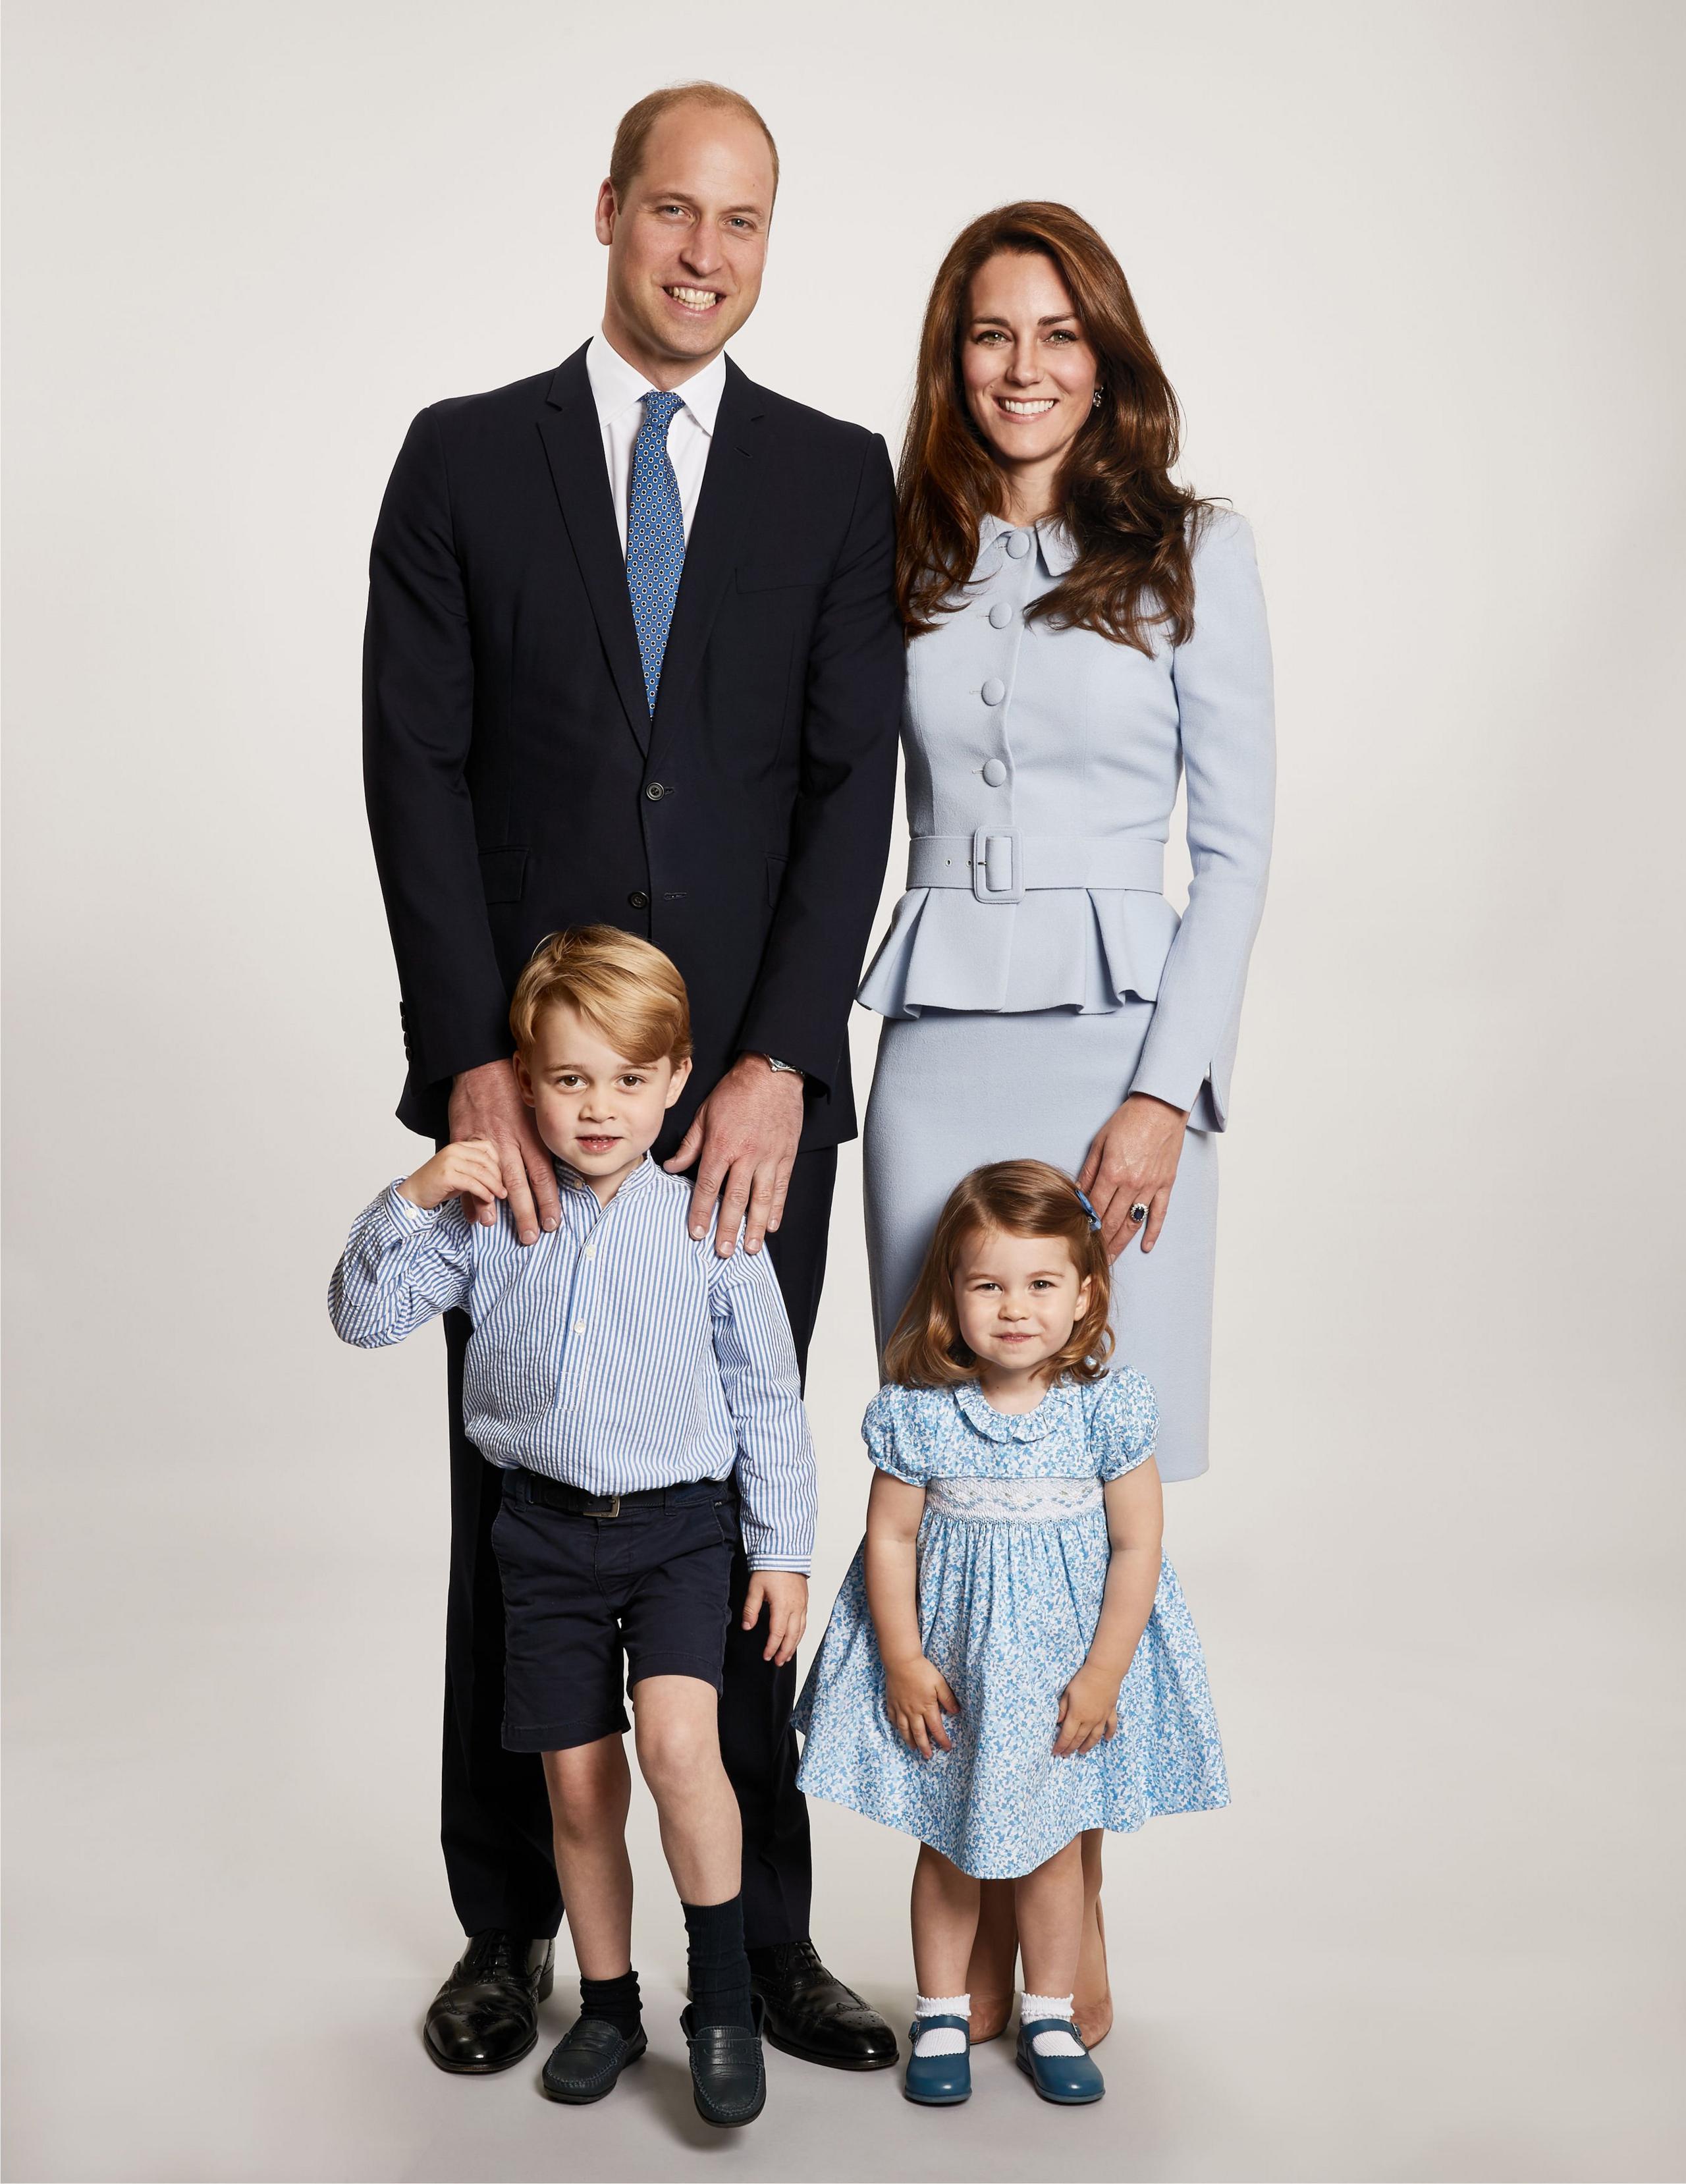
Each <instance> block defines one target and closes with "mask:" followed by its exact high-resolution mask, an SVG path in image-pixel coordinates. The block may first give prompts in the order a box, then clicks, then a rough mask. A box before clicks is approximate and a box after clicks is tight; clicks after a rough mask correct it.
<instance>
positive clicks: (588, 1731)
mask: <svg viewBox="0 0 1686 2184" xmlns="http://www.w3.org/2000/svg"><path fill="white" fill-rule="evenodd" d="M546 1485H548V1481H546V1480H544V1479H536V1478H535V1477H534V1476H533V1474H531V1472H526V1471H505V1473H504V1495H503V1500H502V1502H501V1503H500V1505H499V1507H498V1514H497V1516H496V1517H495V1518H494V1519H493V1520H492V1551H493V1552H494V1553H495V1554H496V1555H497V1557H498V1574H499V1575H500V1576H501V1578H502V1579H503V1583H504V1749H505V1750H506V1751H509V1752H564V1751H566V1750H567V1749H568V1748H569V1747H570V1746H571V1745H576V1744H593V1743H595V1742H596V1741H597V1740H598V1737H600V1736H620V1735H622V1734H624V1733H625V1731H626V1729H627V1727H628V1725H629V1724H628V1723H627V1719H626V1705H625V1703H624V1697H625V1693H626V1690H627V1689H628V1688H629V1687H630V1686H631V1685H633V1684H636V1683H637V1682H638V1681H640V1680H641V1679H642V1678H643V1677H645V1676H696V1677H698V1678H699V1679H700V1680H702V1681H703V1682H704V1683H705V1684H711V1685H713V1686H714V1688H715V1691H716V1692H718V1691H719V1690H720V1687H721V1668H722V1665H723V1663H724V1661H725V1657H726V1618H727V1615H728V1613H729V1612H730V1609H729V1602H728V1594H729V1591H730V1588H731V1581H732V1556H733V1555H734V1553H735V1552H737V1489H736V1487H735V1486H734V1485H733V1484H732V1480H731V1479H703V1480H700V1481H698V1482H697V1483H695V1484H693V1485H685V1486H671V1487H669V1488H668V1489H667V1490H666V1493H665V1496H664V1497H663V1501H662V1503H661V1505H660V1506H659V1507H654V1506H645V1507H632V1508H626V1507H623V1508H622V1509H621V1511H620V1514H619V1515H618V1516H614V1517H582V1516H576V1515H575V1514H574V1513H572V1512H570V1511H563V1510H559V1509H554V1508H549V1507H546V1506H545V1504H544V1502H543V1501H541V1500H539V1499H538V1498H537V1496H539V1495H541V1494H543V1490H544V1489H545V1487H546Z"/></svg>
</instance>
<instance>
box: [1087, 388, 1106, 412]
mask: <svg viewBox="0 0 1686 2184" xmlns="http://www.w3.org/2000/svg"><path fill="white" fill-rule="evenodd" d="M1105 392H1106V389H1105V387H1096V389H1095V391H1094V400H1093V402H1091V403H1090V404H1089V407H1090V409H1099V407H1100V398H1101V396H1102V395H1103V394H1105Z"/></svg>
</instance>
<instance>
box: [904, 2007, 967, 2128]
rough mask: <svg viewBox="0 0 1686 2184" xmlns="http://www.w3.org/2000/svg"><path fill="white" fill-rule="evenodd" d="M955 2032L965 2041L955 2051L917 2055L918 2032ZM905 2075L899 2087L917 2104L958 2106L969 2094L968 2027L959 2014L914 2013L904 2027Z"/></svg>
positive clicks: (933, 2107) (947, 2107) (941, 2107)
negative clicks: (932, 2014)
mask: <svg viewBox="0 0 1686 2184" xmlns="http://www.w3.org/2000/svg"><path fill="white" fill-rule="evenodd" d="M937 2031H948V2032H958V2033H959V2034H960V2037H961V2038H962V2039H963V2040H965V2041H966V2042H968V2045H967V2046H965V2048H961V2049H960V2053H959V2054H957V2055H921V2054H920V2053H919V2052H918V2042H919V2036H920V2034H921V2032H937ZM907 2036H908V2058H907V2075H906V2076H905V2077H904V2079H903V2080H902V2091H903V2092H904V2093H905V2094H906V2096H907V2098H909V2100H910V2101H917V2102H918V2103H919V2104H920V2106H921V2108H926V2109H952V2108H958V2107H959V2106H960V2103H961V2102H962V2101H969V2100H970V2099H971V2046H970V2042H971V2027H970V2026H969V2025H967V2023H966V2020H965V2018H963V2017H915V2019H914V2020H913V2023H912V2024H911V2025H910V2026H909V2027H908V2035H907Z"/></svg>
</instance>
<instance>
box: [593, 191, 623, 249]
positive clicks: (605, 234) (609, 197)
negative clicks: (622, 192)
mask: <svg viewBox="0 0 1686 2184" xmlns="http://www.w3.org/2000/svg"><path fill="white" fill-rule="evenodd" d="M619 216H620V207H619V206H618V205H617V204H616V203H615V185H614V183H613V182H611V181H609V177H608V176H607V175H604V179H603V182H602V185H601V187H599V188H598V193H597V239H598V242H604V243H608V242H614V240H615V220H617V219H618V218H619Z"/></svg>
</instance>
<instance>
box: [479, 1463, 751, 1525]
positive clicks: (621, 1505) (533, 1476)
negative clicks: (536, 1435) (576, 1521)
mask: <svg viewBox="0 0 1686 2184" xmlns="http://www.w3.org/2000/svg"><path fill="white" fill-rule="evenodd" d="M516 1476H517V1477H518V1478H519V1479H520V1480H521V1481H522V1483H523V1485H524V1486H525V1487H526V1498H527V1500H528V1501H529V1502H537V1503H538V1505H539V1507H541V1508H543V1509H556V1510H559V1511H560V1512H561V1513H562V1514H563V1515H564V1516H565V1517H620V1516H626V1515H628V1514H630V1513H631V1512H632V1510H634V1509H679V1508H683V1507H685V1506H686V1505H687V1503H690V1502H694V1501H695V1500H696V1499H697V1498H698V1495H699V1494H701V1493H702V1492H703V1490H704V1489H707V1490H709V1492H710V1494H711V1495H712V1497H713V1499H714V1500H715V1501H717V1502H736V1501H737V1485H736V1484H735V1482H734V1481H733V1480H732V1478H731V1477H730V1475H728V1476H727V1477H726V1478H725V1479H685V1480H684V1481H683V1482H682V1484H681V1485H677V1486H641V1487H639V1488H638V1489H637V1491H636V1492H635V1493H632V1494H587V1491H586V1490H585V1488H584V1487H583V1486H570V1485H566V1484H565V1482H564V1481H563V1480H561V1479H547V1478H546V1477H545V1476H544V1474H543V1473H542V1472H537V1471H526V1470H523V1471H519V1472H518V1473H517V1474H516Z"/></svg>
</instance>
